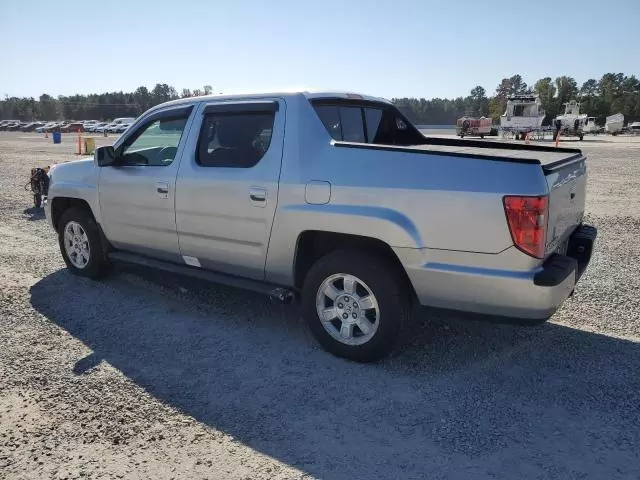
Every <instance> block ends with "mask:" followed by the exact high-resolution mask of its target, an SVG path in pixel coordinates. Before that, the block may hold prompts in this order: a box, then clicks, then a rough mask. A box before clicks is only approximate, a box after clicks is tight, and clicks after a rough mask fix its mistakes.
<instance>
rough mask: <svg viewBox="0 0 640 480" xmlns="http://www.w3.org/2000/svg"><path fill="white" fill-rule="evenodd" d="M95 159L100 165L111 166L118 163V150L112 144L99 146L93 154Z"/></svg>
mask: <svg viewBox="0 0 640 480" xmlns="http://www.w3.org/2000/svg"><path fill="white" fill-rule="evenodd" d="M93 159H94V161H95V162H96V164H97V165H98V166H99V167H109V166H111V165H114V164H115V163H116V151H115V150H114V148H113V147H112V146H111V145H109V146H107V147H98V148H96V151H95V152H94V154H93Z"/></svg>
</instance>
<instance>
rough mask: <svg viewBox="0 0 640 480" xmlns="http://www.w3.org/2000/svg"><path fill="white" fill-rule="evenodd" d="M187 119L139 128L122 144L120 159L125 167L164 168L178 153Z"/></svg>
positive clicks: (152, 123)
mask: <svg viewBox="0 0 640 480" xmlns="http://www.w3.org/2000/svg"><path fill="white" fill-rule="evenodd" d="M188 118H189V117H188V116H185V117H173V118H162V119H159V120H155V121H152V122H150V123H149V124H147V125H146V126H143V127H141V129H140V130H139V133H135V134H134V135H133V136H132V137H131V138H129V139H127V141H126V142H125V143H124V144H123V148H122V154H121V156H120V159H121V161H122V163H124V164H125V165H144V166H152V167H166V166H168V165H171V163H172V162H173V160H174V159H175V157H176V154H177V153H178V145H179V144H180V139H181V138H182V133H183V132H184V127H185V125H186V124H187V119H188Z"/></svg>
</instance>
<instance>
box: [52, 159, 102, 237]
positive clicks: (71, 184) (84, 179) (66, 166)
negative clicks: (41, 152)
mask: <svg viewBox="0 0 640 480" xmlns="http://www.w3.org/2000/svg"><path fill="white" fill-rule="evenodd" d="M99 176H100V169H99V168H98V167H96V166H95V164H94V163H93V159H85V160H76V161H72V162H69V163H62V164H58V165H56V166H55V167H54V168H53V169H52V170H50V183H49V192H48V193H49V194H48V196H47V197H48V198H47V211H46V213H47V217H48V219H49V223H51V224H52V225H53V219H52V215H51V208H52V205H53V203H54V202H55V199H56V198H72V199H77V200H83V201H85V202H86V203H87V204H88V205H89V207H90V208H91V211H92V213H93V216H94V218H95V219H96V221H97V222H98V223H100V220H101V219H100V205H99V202H98V180H99Z"/></svg>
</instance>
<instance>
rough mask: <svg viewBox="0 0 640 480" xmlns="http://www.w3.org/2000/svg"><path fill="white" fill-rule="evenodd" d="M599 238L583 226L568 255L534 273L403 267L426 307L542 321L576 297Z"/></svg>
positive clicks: (446, 266)
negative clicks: (573, 293) (580, 281)
mask: <svg viewBox="0 0 640 480" xmlns="http://www.w3.org/2000/svg"><path fill="white" fill-rule="evenodd" d="M596 235H597V230H596V229H595V228H594V227H591V226H588V225H581V226H580V227H578V229H576V231H575V232H574V233H573V234H572V235H571V237H570V240H569V245H568V248H567V254H566V255H558V254H554V255H552V256H551V257H550V258H549V259H547V260H546V261H545V263H544V264H543V265H542V266H539V267H537V268H534V269H531V270H506V269H499V268H486V267H477V266H473V267H470V266H466V265H461V264H450V263H436V262H429V261H428V262H426V263H423V264H421V265H415V264H413V265H411V264H405V268H406V271H407V274H408V276H409V279H410V280H411V283H412V284H413V287H414V289H415V291H416V294H417V295H418V299H419V300H420V303H421V304H422V305H425V306H431V307H439V308H446V309H453V310H461V311H467V312H473V313H480V314H486V315H499V316H505V317H516V318H523V319H532V320H544V319H547V318H549V317H550V316H551V315H553V314H554V313H555V311H556V310H557V309H558V308H559V307H560V306H561V305H562V303H563V302H564V301H565V300H566V298H567V297H569V295H571V293H572V292H573V290H574V288H575V286H576V284H577V283H578V280H579V279H580V277H581V276H582V274H583V273H584V271H585V270H586V268H587V265H588V264H589V261H590V259H591V253H592V251H593V244H594V242H595V238H596ZM479 255H480V254H479ZM399 256H400V255H399ZM400 258H401V261H402V257H400ZM403 263H405V262H404V261H403Z"/></svg>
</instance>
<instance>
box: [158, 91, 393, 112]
mask: <svg viewBox="0 0 640 480" xmlns="http://www.w3.org/2000/svg"><path fill="white" fill-rule="evenodd" d="M274 97H279V98H293V97H305V98H307V99H309V100H312V99H317V98H344V99H345V100H366V101H371V102H384V103H389V104H391V102H390V101H389V100H387V99H385V98H380V97H373V96H371V95H363V94H360V93H356V92H347V91H311V90H295V91H280V92H277V91H275V92H253V93H251V92H248V93H235V94H230V95H221V94H217V95H203V96H200V97H187V98H180V99H178V100H172V101H169V102H166V103H161V104H160V105H156V106H155V107H153V108H152V109H151V110H155V109H157V108H160V107H164V106H167V105H189V104H192V103H199V102H203V101H204V102H206V101H220V100H260V99H263V98H274Z"/></svg>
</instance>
